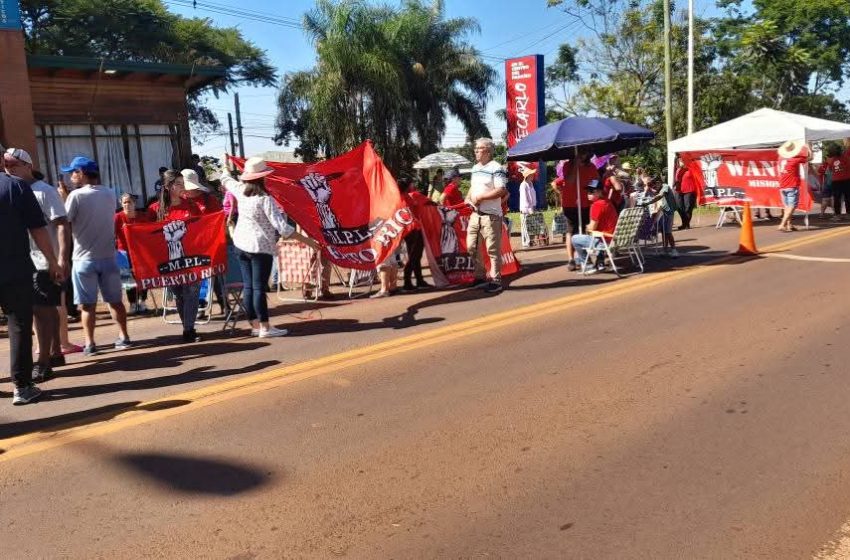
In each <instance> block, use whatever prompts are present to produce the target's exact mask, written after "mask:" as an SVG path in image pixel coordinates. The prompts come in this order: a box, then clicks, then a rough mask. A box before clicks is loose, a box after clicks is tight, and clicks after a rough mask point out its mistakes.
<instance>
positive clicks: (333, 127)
mask: <svg viewBox="0 0 850 560" xmlns="http://www.w3.org/2000/svg"><path fill="white" fill-rule="evenodd" d="M304 27H305V29H306V30H307V33H308V35H309V36H310V37H311V39H312V40H313V43H314V45H315V48H316V54H317V63H316V66H315V67H314V68H312V69H310V70H306V71H301V72H293V73H290V74H287V75H286V76H285V77H284V79H283V84H282V88H281V92H280V96H279V99H278V118H277V130H278V134H277V136H276V141H277V142H278V143H283V144H287V145H288V144H289V143H290V142H292V141H293V140H298V141H299V146H298V148H297V149H296V151H297V152H298V153H299V154H300V155H301V156H302V157H305V158H307V159H311V158H316V157H318V156H319V155H325V156H334V155H337V154H340V153H342V152H345V151H347V150H349V149H351V148H352V147H354V146H356V145H357V144H359V143H360V142H362V141H363V140H365V139H367V138H368V139H371V140H373V142H374V143H375V146H376V149H378V150H379V151H380V152H381V154H382V156H383V157H384V160H385V161H386V162H387V165H388V166H389V167H390V169H393V170H394V171H399V170H403V169H405V168H407V167H408V166H409V165H410V164H412V163H413V161H414V160H415V159H417V158H418V157H420V156H422V155H425V154H427V153H430V152H433V151H436V150H437V149H438V148H439V146H440V142H441V140H442V137H443V136H444V134H445V131H446V120H447V118H448V115H453V116H455V117H456V118H458V119H459V120H460V121H461V123H462V124H463V125H464V127H465V128H466V131H467V133H468V134H469V135H470V136H477V135H484V134H487V127H486V125H485V122H484V114H485V113H484V110H485V106H486V101H487V95H488V91H489V90H490V87H491V86H492V85H493V84H494V83H495V72H494V71H493V70H492V69H491V68H490V67H489V66H487V65H486V64H484V63H483V62H481V59H480V56H479V55H478V53H477V51H476V50H475V49H474V48H473V47H472V46H470V45H469V44H468V43H466V42H465V40H464V39H465V37H466V36H467V35H469V34H470V33H472V32H475V31H476V30H477V26H476V24H475V22H474V21H473V20H469V19H446V18H445V13H444V8H443V2H442V0H433V1H432V2H431V3H430V4H427V5H426V4H423V3H422V2H420V1H419V0H407V1H405V2H404V3H403V4H402V6H401V7H399V8H388V7H383V6H373V5H368V4H365V3H363V2H359V1H356V0H340V1H333V0H318V2H317V4H316V8H315V9H314V10H313V11H311V12H310V13H308V14H307V15H305V17H304Z"/></svg>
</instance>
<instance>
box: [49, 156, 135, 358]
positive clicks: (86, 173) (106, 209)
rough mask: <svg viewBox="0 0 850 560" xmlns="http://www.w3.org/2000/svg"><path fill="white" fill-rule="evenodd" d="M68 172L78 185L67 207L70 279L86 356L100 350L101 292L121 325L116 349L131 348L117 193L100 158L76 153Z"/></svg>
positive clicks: (71, 194) (113, 316) (116, 320)
mask: <svg viewBox="0 0 850 560" xmlns="http://www.w3.org/2000/svg"><path fill="white" fill-rule="evenodd" d="M62 172H63V173H70V174H71V182H72V183H73V184H74V185H75V186H76V187H77V188H76V189H75V190H73V191H71V193H70V194H69V195H68V199H67V200H66V201H65V210H66V211H67V212H68V221H69V222H71V232H72V233H73V235H74V254H73V257H72V260H73V263H74V266H73V269H72V272H71V280H72V281H73V283H74V303H76V304H77V305H80V306H81V307H82V308H83V334H84V335H85V339H86V344H85V347H84V348H83V354H84V355H85V356H94V355H95V354H97V353H98V350H97V346H96V345H95V342H94V325H95V309H96V307H97V293H98V290H100V293H101V295H102V296H103V301H105V302H106V303H107V305H108V306H109V313H110V315H112V319H113V320H114V321H115V322H116V323H117V324H118V330H119V333H120V335H119V337H118V338H117V339H116V340H115V343H114V345H115V348H116V349H117V350H124V349H126V348H129V347H130V336H129V335H128V334H127V309H126V308H125V307H124V299H123V298H124V294H123V290H121V273H120V272H119V270H118V263H117V262H116V261H115V221H114V216H115V209H116V206H117V199H116V198H115V192H114V191H113V190H112V189H110V188H109V187H106V186H104V185H101V184H100V169H99V167H98V165H97V162H95V161H93V160H91V159H89V158H87V157H84V156H79V157H75V158H74V160H73V161H72V162H71V164H70V165H69V166H68V167H63V168H62Z"/></svg>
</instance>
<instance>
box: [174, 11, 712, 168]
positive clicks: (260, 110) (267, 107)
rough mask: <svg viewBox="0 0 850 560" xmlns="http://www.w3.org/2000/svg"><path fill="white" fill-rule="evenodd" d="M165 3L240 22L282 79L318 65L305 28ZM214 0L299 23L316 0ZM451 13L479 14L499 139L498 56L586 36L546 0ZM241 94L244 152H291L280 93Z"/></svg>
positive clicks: (451, 138) (217, 106)
mask: <svg viewBox="0 0 850 560" xmlns="http://www.w3.org/2000/svg"><path fill="white" fill-rule="evenodd" d="M164 1H165V3H166V4H167V5H168V6H169V9H171V10H172V11H174V12H176V13H179V14H181V15H185V16H198V17H207V18H210V19H212V20H213V22H214V23H215V24H216V25H219V26H228V27H230V26H236V27H238V28H239V29H241V30H242V33H243V35H244V36H245V37H246V38H247V39H249V40H251V41H252V42H254V43H255V44H256V45H257V46H259V47H260V48H262V49H264V50H266V52H267V53H268V56H269V59H270V60H271V63H272V64H273V65H275V66H276V67H277V69H278V72H279V74H280V75H281V76H282V75H283V74H285V73H286V72H290V71H297V70H304V69H307V68H310V67H311V66H312V65H313V63H314V59H315V53H314V50H313V46H312V45H311V44H310V42H309V41H308V39H307V37H306V35H305V34H304V32H303V31H302V30H300V29H296V28H292V27H289V26H281V25H274V24H271V23H268V22H257V21H248V20H244V19H242V18H239V17H235V16H232V15H223V14H220V13H215V12H212V11H209V10H205V9H203V8H204V2H203V0H201V1H199V4H198V8H197V9H192V8H191V7H183V6H182V5H178V4H177V3H175V2H169V0H164ZM210 1H211V2H212V3H213V5H217V6H228V7H232V8H234V9H242V10H250V11H254V12H261V13H265V14H273V15H274V16H276V17H280V18H287V19H294V20H298V21H300V20H301V17H302V16H303V14H304V13H305V12H307V11H309V10H311V9H312V8H313V6H314V2H313V0H288V1H286V2H280V1H279V0H278V1H274V0H240V1H239V2H237V1H236V0H210ZM395 1H396V0H387V2H384V3H389V4H394V3H395ZM181 4H183V2H181ZM283 4H285V5H286V8H285V10H281V5H283ZM695 5H696V12H697V14H703V13H704V12H705V10H706V8H707V7H708V6H713V5H714V2H713V0H696V2H695ZM446 15H447V17H474V18H476V19H477V20H478V22H479V23H480V25H481V33H480V34H477V35H473V36H471V37H469V38H468V40H469V41H470V42H471V43H472V44H474V45H475V46H476V47H477V48H478V49H479V50H480V51H482V54H483V55H484V56H485V57H486V58H485V60H486V61H487V62H488V63H489V64H491V65H492V66H493V68H495V69H496V70H497V71H498V72H499V76H500V78H499V83H500V87H499V88H497V89H495V90H494V91H493V92H492V94H491V98H490V102H489V104H488V107H487V123H488V125H489V127H490V132H491V133H492V135H493V137H494V138H500V137H501V135H502V133H503V132H504V128H505V125H504V122H503V121H501V120H500V119H498V118H497V117H496V116H495V112H496V111H498V110H499V109H504V107H505V92H504V86H503V85H501V84H503V81H504V77H503V76H504V63H503V62H501V61H500V59H504V58H511V57H514V56H523V55H528V54H543V55H544V57H545V60H546V62H547V63H548V61H549V60H551V58H552V57H553V56H554V54H555V51H556V49H557V47H558V45H560V44H561V43H563V42H567V41H572V40H574V39H575V38H577V37H578V36H579V34H580V33H582V29H581V27H580V24H579V23H578V22H576V21H575V20H573V19H572V18H571V17H569V16H567V15H566V14H564V12H563V11H561V10H559V9H557V8H547V7H546V0H489V1H486V2H485V1H482V0H446ZM239 96H240V100H241V104H242V115H243V127H244V130H245V134H246V135H247V137H246V138H245V146H246V155H250V154H255V153H261V152H263V151H266V150H279V149H292V148H281V147H277V146H275V144H274V142H272V141H271V137H272V136H273V135H274V118H275V114H276V103H275V99H276V90H275V89H274V88H262V89H255V88H241V89H240V90H239ZM209 105H210V107H211V108H212V109H213V110H214V111H216V113H217V115H218V116H219V119H220V120H221V122H222V123H223V124H224V125H225V127H226V124H227V112H228V111H232V110H233V97H232V96H231V95H228V96H225V97H221V98H219V99H212V100H211V101H210V103H209ZM464 138H465V134H464V132H463V128H462V127H461V126H460V124H459V123H457V122H456V121H452V122H450V124H449V127H448V131H447V134H446V137H445V138H444V140H443V144H444V146H446V147H448V146H453V145H457V144H461V143H462V142H463V140H464ZM227 145H228V144H227V138H226V136H216V137H212V138H209V139H208V140H207V141H206V142H204V143H203V144H200V143H198V142H197V141H196V145H195V149H196V150H198V151H199V152H200V153H203V154H209V155H218V154H220V153H222V152H223V151H224V149H225V147H226V146H227Z"/></svg>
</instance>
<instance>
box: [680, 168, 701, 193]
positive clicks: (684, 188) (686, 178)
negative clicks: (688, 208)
mask: <svg viewBox="0 0 850 560" xmlns="http://www.w3.org/2000/svg"><path fill="white" fill-rule="evenodd" d="M682 169H684V170H685V172H684V173H682V176H681V177H680V178H679V179H678V181H679V192H680V193H682V194H687V193H692V192H697V182H696V181H694V174H693V173H691V170H690V169H688V168H687V167H683V168H682Z"/></svg>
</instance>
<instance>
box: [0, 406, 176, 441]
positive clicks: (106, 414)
mask: <svg viewBox="0 0 850 560" xmlns="http://www.w3.org/2000/svg"><path fill="white" fill-rule="evenodd" d="M190 402H191V401H186V400H167V401H158V402H153V403H150V404H147V405H143V404H141V402H140V401H129V402H122V403H115V404H110V405H106V406H99V407H97V408H92V409H89V410H80V411H77V412H71V413H68V414H61V415H59V416H50V417H48V418H38V419H35V420H23V421H20V422H11V423H8V424H0V440H3V439H8V438H13V437H17V436H21V435H24V434H31V433H35V432H55V431H58V430H64V429H68V428H77V427H80V426H86V425H88V424H96V423H98V422H105V421H107V420H112V419H113V418H115V417H116V416H119V415H121V414H124V413H125V412H131V411H146V412H152V411H154V410H166V409H169V408H176V407H178V406H184V405H187V404H189V403H190Z"/></svg>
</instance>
